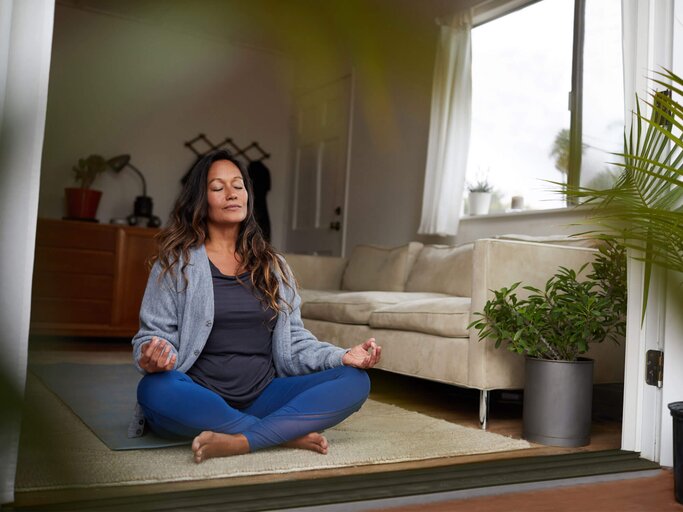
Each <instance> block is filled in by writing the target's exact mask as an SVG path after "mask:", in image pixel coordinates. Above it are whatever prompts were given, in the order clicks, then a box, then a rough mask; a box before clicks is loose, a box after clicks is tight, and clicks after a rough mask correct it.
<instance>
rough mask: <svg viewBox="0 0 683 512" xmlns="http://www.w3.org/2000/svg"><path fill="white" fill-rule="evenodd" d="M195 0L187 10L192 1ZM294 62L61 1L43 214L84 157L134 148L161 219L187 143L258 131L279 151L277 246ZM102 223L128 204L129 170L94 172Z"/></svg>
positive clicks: (136, 188)
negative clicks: (202, 136) (198, 138)
mask: <svg viewBox="0 0 683 512" xmlns="http://www.w3.org/2000/svg"><path fill="white" fill-rule="evenodd" d="M191 8H192V6H189V7H188V9H191ZM289 68H290V65H289V62H288V61H287V60H286V59H285V58H283V57H282V56H281V55H279V54H275V53H272V52H266V51H261V50H257V49H253V48H247V47H245V46H238V45H234V44H229V43H228V42H226V41H223V40H218V39H217V38H215V37H214V38H210V37H208V36H207V37H205V36H203V35H202V34H198V33H191V32H189V31H182V32H181V31H179V30H174V29H173V28H170V27H163V26H158V25H155V24H154V23H153V22H151V21H150V20H145V21H144V22H142V21H136V20H135V19H127V18H125V17H122V16H113V15H108V14H104V13H101V12H94V11H89V10H81V9H78V8H74V7H71V6H68V5H63V4H58V5H57V9H56V13H55V31H54V43H53V58H52V69H51V73H50V88H49V100H48V113H47V126H46V131H45V149H44V153H43V156H44V158H43V168H42V177H41V195H40V207H39V215H40V216H43V217H51V218H60V217H62V216H63V215H64V214H65V213H64V192H63V189H64V187H69V186H73V176H72V172H71V167H72V166H73V165H74V164H75V163H76V161H77V160H78V158H79V157H84V156H87V155H88V154H90V153H99V154H102V155H103V156H105V157H107V158H108V157H111V156H114V155H117V154H122V153H128V154H130V155H131V157H132V159H131V163H133V164H134V165H135V166H136V167H138V168H139V169H140V170H141V171H142V173H143V174H144V175H145V177H146V179H147V189H148V194H149V195H150V196H151V197H152V198H153V199H154V211H155V213H156V214H157V215H159V216H160V217H161V219H162V221H164V222H165V221H166V219H167V216H168V214H169V212H170V210H171V208H172V206H173V200H174V199H175V196H176V194H177V193H178V191H179V186H180V185H179V180H180V178H181V177H182V176H183V174H184V173H185V172H186V171H187V170H188V168H189V166H190V165H191V164H192V163H193V162H194V160H195V156H194V154H193V153H192V152H191V151H190V150H189V149H188V148H186V147H185V146H184V143H185V141H188V140H190V139H192V138H194V137H195V136H196V135H197V134H199V133H205V134H206V135H207V136H208V137H209V138H210V139H211V140H212V141H214V142H219V141H221V140H223V139H224V138H225V137H231V138H233V139H234V140H235V141H236V142H237V144H239V145H240V146H246V145H247V144H249V143H251V142H252V141H258V142H259V144H260V145H261V146H262V147H263V148H264V149H265V150H266V151H268V152H269V153H271V155H272V157H271V158H270V159H269V160H267V161H266V162H265V163H266V164H267V165H268V167H269V168H270V170H271V177H272V189H271V192H270V194H269V195H268V204H269V209H270V216H271V223H272V226H273V242H274V244H275V245H276V246H280V245H281V244H282V237H283V232H284V229H283V228H284V226H283V224H282V222H283V221H282V219H283V218H284V212H285V208H286V193H285V192H284V191H285V190H286V188H287V183H286V176H287V165H288V149H289V125H288V122H289V88H290V87H289V77H290V74H291V72H290V69H289ZM93 188H95V189H99V190H103V191H104V194H103V197H102V201H101V203H100V207H99V210H98V214H97V216H98V218H99V219H100V222H109V220H110V219H111V218H113V217H125V216H127V215H128V214H130V213H132V208H133V201H134V198H135V196H137V195H140V194H141V190H142V185H141V182H140V179H139V178H138V176H137V175H135V174H134V173H133V172H131V171H130V170H124V171H123V172H122V173H121V174H120V175H115V174H113V173H111V172H107V173H105V174H103V175H100V177H99V178H98V179H97V181H96V182H95V185H94V187H93Z"/></svg>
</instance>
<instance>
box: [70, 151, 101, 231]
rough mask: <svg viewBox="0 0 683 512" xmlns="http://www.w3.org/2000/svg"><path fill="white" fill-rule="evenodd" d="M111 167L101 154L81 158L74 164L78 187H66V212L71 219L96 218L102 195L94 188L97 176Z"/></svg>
mask: <svg viewBox="0 0 683 512" xmlns="http://www.w3.org/2000/svg"><path fill="white" fill-rule="evenodd" d="M108 167H109V163H108V161H107V160H105V159H104V157H102V156H100V155H90V156H88V157H87V158H79V160H78V164H77V165H74V166H73V168H72V170H73V172H74V180H75V181H76V183H78V185H79V186H78V187H68V188H65V189H64V193H65V195H66V212H67V213H66V214H67V218H69V219H79V220H95V214H96V213H97V207H98V205H99V203H100V198H101V197H102V192H101V191H99V190H93V189H91V188H90V187H91V186H92V184H93V182H94V181H95V178H96V177H97V176H98V175H99V174H100V173H102V172H104V171H105V170H107V168H108Z"/></svg>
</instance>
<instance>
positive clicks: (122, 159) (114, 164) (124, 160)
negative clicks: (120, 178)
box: [107, 155, 130, 172]
mask: <svg viewBox="0 0 683 512" xmlns="http://www.w3.org/2000/svg"><path fill="white" fill-rule="evenodd" d="M129 162H130V155H119V156H115V157H112V158H110V159H109V160H107V164H108V165H109V167H111V168H112V169H113V171H114V172H121V170H122V169H123V168H124V167H125V166H127V165H128V163H129Z"/></svg>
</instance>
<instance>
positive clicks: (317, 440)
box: [282, 432, 329, 455]
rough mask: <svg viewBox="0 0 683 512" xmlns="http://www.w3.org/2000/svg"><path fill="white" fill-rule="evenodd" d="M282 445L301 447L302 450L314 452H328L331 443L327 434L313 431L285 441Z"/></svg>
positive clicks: (324, 453)
mask: <svg viewBox="0 0 683 512" xmlns="http://www.w3.org/2000/svg"><path fill="white" fill-rule="evenodd" d="M282 446H286V447H287V448H300V449H302V450H311V451H313V452H318V453H322V454H323V455H326V454H327V448H328V446H329V444H328V443H327V439H325V436H323V435H321V434H318V433H317V432H311V433H310V434H306V435H305V436H301V437H298V438H296V439H292V440H291V441H289V442H287V443H284V444H283V445H282Z"/></svg>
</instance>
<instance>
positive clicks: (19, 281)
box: [0, 0, 54, 506]
mask: <svg viewBox="0 0 683 512" xmlns="http://www.w3.org/2000/svg"><path fill="white" fill-rule="evenodd" d="M53 15H54V3H53V2H52V1H50V0H17V1H14V0H0V29H1V30H0V77H2V78H1V79H0V240H2V241H3V243H2V246H1V247H0V275H2V280H3V286H2V291H1V293H0V372H1V373H0V374H1V376H2V377H1V378H0V381H1V383H0V390H1V393H2V396H3V400H2V401H1V402H0V418H2V421H0V506H1V504H2V503H8V502H11V501H13V500H14V476H15V470H16V464H17V453H18V448H19V414H18V411H17V410H12V409H11V407H12V406H11V405H10V404H9V403H8V402H7V401H6V399H7V397H9V396H11V392H12V391H14V392H16V394H17V395H18V396H17V398H19V397H20V396H21V395H23V392H24V384H25V380H26V359H27V352H28V330H29V319H30V317H31V283H32V275H33V253H34V249H35V234H36V215H37V211H38V183H39V176H40V156H41V147H42V144H43V132H44V127H45V110H46V104H47V80H48V71H49V69H50V44H51V40H52V20H53ZM8 409H9V410H8Z"/></svg>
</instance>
